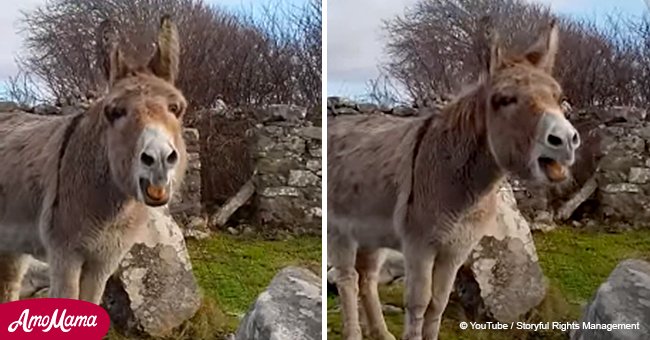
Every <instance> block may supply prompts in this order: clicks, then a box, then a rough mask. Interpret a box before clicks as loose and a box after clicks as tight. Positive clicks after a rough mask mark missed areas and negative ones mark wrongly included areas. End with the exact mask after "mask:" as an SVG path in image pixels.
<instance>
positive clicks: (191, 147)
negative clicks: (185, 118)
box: [169, 128, 203, 224]
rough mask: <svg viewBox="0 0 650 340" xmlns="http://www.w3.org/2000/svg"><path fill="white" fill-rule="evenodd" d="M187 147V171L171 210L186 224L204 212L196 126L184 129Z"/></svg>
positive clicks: (199, 148)
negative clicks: (191, 218)
mask: <svg viewBox="0 0 650 340" xmlns="http://www.w3.org/2000/svg"><path fill="white" fill-rule="evenodd" d="M183 138H184V139H185V144H186V147H187V172H186V173H185V178H184V180H183V185H182V186H181V188H180V190H179V191H178V192H177V193H176V195H175V197H174V199H173V200H172V202H171V203H170V207H169V209H170V211H171V213H172V215H173V216H174V218H175V219H177V220H179V221H180V222H181V223H183V224H185V223H187V221H188V220H189V219H190V217H192V216H198V215H201V214H202V213H203V207H202V204H201V157H200V154H199V151H200V150H201V145H200V139H199V131H198V130H197V129H194V128H185V129H183Z"/></svg>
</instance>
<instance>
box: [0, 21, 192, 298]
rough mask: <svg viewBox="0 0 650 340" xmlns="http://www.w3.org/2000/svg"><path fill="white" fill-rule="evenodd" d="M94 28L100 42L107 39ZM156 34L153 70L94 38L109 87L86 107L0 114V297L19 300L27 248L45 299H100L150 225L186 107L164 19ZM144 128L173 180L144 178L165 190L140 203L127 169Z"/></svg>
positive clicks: (173, 163) (179, 162)
mask: <svg viewBox="0 0 650 340" xmlns="http://www.w3.org/2000/svg"><path fill="white" fill-rule="evenodd" d="M102 27H103V28H104V29H106V28H108V27H110V25H107V24H102ZM101 33H102V36H100V37H99V38H100V39H103V38H102V37H104V38H105V37H106V36H109V35H108V34H106V32H101ZM159 35H160V37H161V38H160V39H159V41H161V42H164V43H159V44H158V47H157V52H156V53H155V55H154V56H153V58H152V61H151V64H152V65H156V66H155V68H150V67H148V66H141V67H133V66H132V65H130V64H128V63H127V62H126V61H125V60H124V59H123V58H122V57H121V52H120V50H119V48H118V45H117V43H116V42H115V41H107V40H105V39H104V40H105V41H104V42H103V43H101V44H98V45H99V46H102V48H105V55H104V59H103V60H100V64H102V65H104V66H105V69H104V71H105V74H106V76H107V79H109V87H108V93H107V94H106V96H105V97H104V98H103V99H102V100H100V101H98V102H97V103H96V104H95V105H94V106H93V107H92V108H90V109H89V110H88V112H85V113H83V114H79V115H75V116H64V117H43V116H37V115H31V114H26V113H20V112H8V113H7V112H0V288H1V289H2V291H1V292H0V294H1V295H0V302H4V301H13V300H16V299H17V298H18V291H19V288H20V283H21V280H22V276H23V274H24V272H25V269H26V268H25V265H26V263H27V262H26V259H27V258H28V257H27V256H26V254H29V255H32V256H34V257H36V258H40V259H44V260H46V261H47V262H48V263H49V265H50V268H51V269H50V270H51V272H50V283H51V288H50V296H51V297H62V298H73V299H83V300H86V301H90V302H93V303H99V302H100V300H101V296H102V294H103V291H104V287H105V284H106V281H107V279H108V277H109V276H110V275H111V274H112V273H113V272H114V271H115V269H116V268H117V266H118V263H119V262H120V260H121V259H122V258H123V257H124V255H125V254H126V252H127V251H128V250H129V249H130V248H131V246H132V245H133V243H134V242H135V241H136V240H137V239H138V237H139V234H140V233H141V232H142V231H143V230H144V228H143V227H144V226H145V224H146V223H147V222H148V209H149V208H148V206H147V205H160V204H164V203H166V202H167V201H168V199H169V197H170V196H171V194H172V192H171V191H172V190H173V187H175V186H178V185H179V184H180V181H181V179H182V176H183V173H184V172H185V163H186V153H185V144H184V142H183V139H182V134H181V116H182V114H183V112H184V110H185V106H186V104H185V99H184V98H183V95H182V94H181V93H180V92H179V90H178V89H176V88H175V87H174V85H173V80H174V78H175V76H176V73H177V69H178V53H179V51H178V39H177V33H176V27H175V25H174V24H173V23H172V22H171V20H170V19H169V18H168V17H165V18H163V20H162V23H161V31H160V34H159ZM109 40H110V39H109ZM151 129H156V130H155V131H164V132H161V133H160V134H161V135H163V134H166V135H167V136H169V140H168V143H167V144H166V145H164V147H165V148H167V149H169V150H174V152H175V153H176V154H175V155H174V156H173V157H176V158H177V159H175V158H173V157H172V158H170V159H168V160H165V162H167V163H166V164H165V165H164V167H165V169H166V170H164V171H163V170H151V173H152V174H156V175H159V176H158V177H160V178H163V177H165V176H166V175H168V174H173V176H174V178H172V179H165V178H163V179H161V180H160V181H157V180H155V179H153V180H151V181H150V182H146V183H147V185H155V186H157V188H158V186H161V185H162V186H163V189H160V188H159V189H158V190H159V191H160V192H165V195H164V197H163V198H161V199H160V200H159V201H157V202H155V204H154V203H152V202H153V201H152V200H151V199H149V201H148V202H147V203H146V204H145V200H143V199H142V197H143V194H142V193H141V192H140V190H141V189H142V187H141V183H140V181H141V179H140V178H138V177H137V176H136V175H135V173H136V170H137V169H140V168H142V167H143V166H141V157H142V155H141V152H142V151H141V150H143V147H144V146H143V137H142V136H143V135H144V131H149V130H151ZM161 167H162V165H161ZM152 169H153V167H152ZM137 171H140V172H138V173H143V171H144V170H141V169H140V170H137ZM158 177H156V176H153V175H152V177H151V178H158ZM165 180H168V182H169V183H171V184H169V188H168V189H165V188H164V184H161V183H163V182H164V181H165Z"/></svg>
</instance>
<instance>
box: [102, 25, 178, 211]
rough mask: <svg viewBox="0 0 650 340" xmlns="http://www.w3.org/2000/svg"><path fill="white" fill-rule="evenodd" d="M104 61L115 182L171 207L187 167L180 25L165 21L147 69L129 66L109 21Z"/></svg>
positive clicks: (147, 199)
mask: <svg viewBox="0 0 650 340" xmlns="http://www.w3.org/2000/svg"><path fill="white" fill-rule="evenodd" d="M100 33H101V37H100V38H101V39H100V40H99V41H98V46H99V51H100V54H99V57H100V61H101V63H102V64H103V67H104V73H105V76H106V77H107V79H108V93H107V94H106V96H105V98H104V100H103V101H102V104H103V111H102V118H101V119H104V120H105V121H106V123H107V124H106V126H107V132H106V135H107V148H108V157H109V162H110V171H111V175H112V177H113V180H114V181H115V182H116V184H117V185H118V186H119V187H120V188H121V189H122V191H124V192H125V193H126V194H127V195H130V196H133V197H135V198H137V199H138V200H140V201H142V202H144V203H146V204H147V205H150V206H159V205H164V204H166V203H167V202H168V201H169V199H170V197H171V196H172V193H173V190H174V187H175V186H176V184H177V183H178V182H180V180H181V178H182V176H183V174H184V172H185V165H186V157H187V156H186V152H185V143H184V141H183V137H182V128H181V118H182V116H183V113H184V112H185V108H186V106H187V104H186V101H185V98H184V97H183V95H182V94H181V92H180V91H179V90H178V89H177V88H176V87H174V80H175V79H176V76H177V74H178V62H179V61H178V60H179V41H178V32H177V29H176V25H175V24H174V23H173V22H172V21H171V19H170V18H169V17H167V16H165V17H163V18H162V20H161V25H160V33H159V35H158V43H157V46H156V50H155V52H154V54H153V56H152V57H151V59H150V60H149V62H148V63H147V64H146V65H133V64H131V63H130V62H128V61H127V60H126V59H125V58H124V56H123V54H122V51H121V50H120V48H119V45H118V43H117V39H116V36H115V34H114V33H115V32H114V28H113V27H112V24H111V23H110V22H108V21H106V22H104V23H102V25H101V26H100Z"/></svg>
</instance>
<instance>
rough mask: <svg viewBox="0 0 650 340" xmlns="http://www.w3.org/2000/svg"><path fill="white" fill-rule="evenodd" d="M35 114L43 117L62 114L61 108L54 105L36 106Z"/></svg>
mask: <svg viewBox="0 0 650 340" xmlns="http://www.w3.org/2000/svg"><path fill="white" fill-rule="evenodd" d="M33 110H34V113H35V114H37V115H42V116H50V115H60V114H61V108H60V107H58V106H54V105H49V104H39V105H36V106H34V109H33Z"/></svg>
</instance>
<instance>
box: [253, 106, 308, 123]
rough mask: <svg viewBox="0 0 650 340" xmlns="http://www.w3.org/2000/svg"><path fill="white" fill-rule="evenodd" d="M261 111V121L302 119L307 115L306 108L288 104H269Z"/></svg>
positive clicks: (293, 120)
mask: <svg viewBox="0 0 650 340" xmlns="http://www.w3.org/2000/svg"><path fill="white" fill-rule="evenodd" d="M262 112H263V113H261V115H262V117H258V118H261V120H262V121H271V120H277V119H280V120H284V121H288V122H297V121H302V120H304V119H305V117H307V108H305V107H303V106H298V105H290V104H271V105H268V106H266V108H265V109H264V110H263V111H262Z"/></svg>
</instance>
